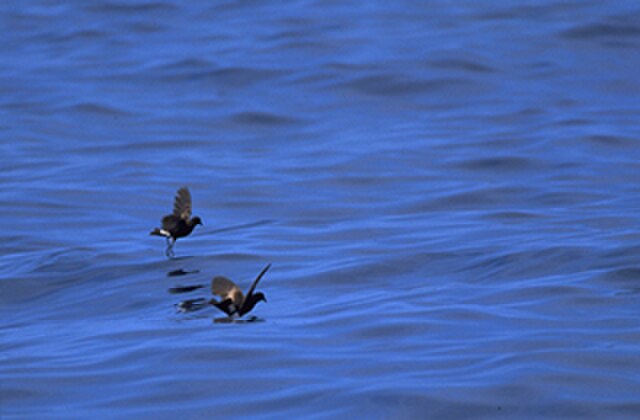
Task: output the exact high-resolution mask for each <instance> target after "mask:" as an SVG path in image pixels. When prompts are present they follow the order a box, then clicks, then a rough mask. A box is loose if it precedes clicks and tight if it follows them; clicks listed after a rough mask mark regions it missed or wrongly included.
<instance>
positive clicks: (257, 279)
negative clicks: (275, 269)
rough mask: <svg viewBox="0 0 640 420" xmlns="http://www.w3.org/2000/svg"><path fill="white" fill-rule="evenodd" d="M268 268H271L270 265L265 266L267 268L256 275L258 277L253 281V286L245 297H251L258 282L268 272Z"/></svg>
mask: <svg viewBox="0 0 640 420" xmlns="http://www.w3.org/2000/svg"><path fill="white" fill-rule="evenodd" d="M269 268H271V264H267V266H266V267H265V268H263V269H262V271H261V272H260V274H258V277H256V279H255V280H254V281H253V284H252V285H251V288H250V289H249V291H248V292H247V297H249V296H251V295H253V292H254V291H255V290H256V287H257V286H258V282H259V281H260V279H261V278H262V276H264V274H265V273H266V272H267V271H268V270H269Z"/></svg>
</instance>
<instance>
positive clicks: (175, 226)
mask: <svg viewBox="0 0 640 420" xmlns="http://www.w3.org/2000/svg"><path fill="white" fill-rule="evenodd" d="M201 224H202V220H200V218H199V217H197V216H196V217H193V218H192V217H191V193H190V192H189V189H188V188H187V187H182V188H180V189H179V190H178V192H177V194H176V198H175V201H174V203H173V214H169V215H166V216H164V217H163V218H162V228H155V229H153V230H152V231H151V233H150V234H151V235H156V236H163V237H165V238H166V239H167V250H166V251H165V255H166V256H167V257H168V258H172V257H173V256H174V255H175V253H174V252H173V245H174V244H175V243H176V240H177V239H178V238H183V237H185V236H187V235H189V234H190V233H191V232H192V231H193V228H195V227H196V225H201Z"/></svg>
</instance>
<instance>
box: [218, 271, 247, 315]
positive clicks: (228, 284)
mask: <svg viewBox="0 0 640 420" xmlns="http://www.w3.org/2000/svg"><path fill="white" fill-rule="evenodd" d="M211 292H212V293H213V294H214V295H217V296H220V299H222V301H225V300H230V301H231V303H233V304H234V305H236V306H237V307H238V308H239V307H241V306H242V303H243V302H244V294H243V293H242V290H240V288H239V287H238V286H237V285H236V284H235V283H234V282H232V281H231V280H229V279H228V278H226V277H222V276H216V277H214V278H213V280H212V281H211Z"/></svg>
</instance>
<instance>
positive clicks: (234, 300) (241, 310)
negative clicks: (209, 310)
mask: <svg viewBox="0 0 640 420" xmlns="http://www.w3.org/2000/svg"><path fill="white" fill-rule="evenodd" d="M270 267H271V264H268V265H267V266H266V267H265V268H263V269H262V271H261V272H260V274H258V277H256V279H255V280H254V281H253V284H252V285H251V287H250V288H249V292H248V293H247V294H246V296H245V295H244V294H243V293H242V290H240V288H239V287H238V285H236V284H235V283H234V282H232V281H231V280H229V279H228V278H226V277H222V276H217V277H214V279H213V280H212V281H211V291H212V292H213V294H214V295H217V296H219V297H220V301H218V300H216V299H215V298H214V299H211V300H210V301H209V303H210V304H212V305H213V306H215V307H216V308H218V309H220V310H221V311H222V312H224V313H226V314H227V315H229V317H234V316H239V317H240V316H243V315H244V314H247V313H249V312H251V310H252V309H253V308H254V306H256V304H257V303H258V302H260V301H261V300H264V301H265V302H266V301H267V299H266V297H265V295H264V294H263V293H260V292H258V293H254V292H255V290H256V286H257V285H258V282H259V281H260V279H261V278H262V276H264V274H265V273H266V272H267V270H269V268H270Z"/></svg>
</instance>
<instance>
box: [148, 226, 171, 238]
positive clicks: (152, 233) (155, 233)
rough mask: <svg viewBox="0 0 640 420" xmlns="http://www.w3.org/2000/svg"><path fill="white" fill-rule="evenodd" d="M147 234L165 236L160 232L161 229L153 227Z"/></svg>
mask: <svg viewBox="0 0 640 420" xmlns="http://www.w3.org/2000/svg"><path fill="white" fill-rule="evenodd" d="M149 235H153V236H165V237H166V236H167V235H165V234H164V233H162V230H161V229H160V228H155V229H153V230H152V231H151V232H149Z"/></svg>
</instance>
